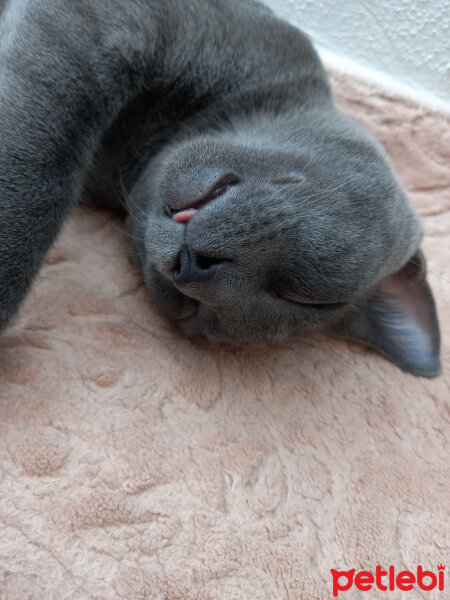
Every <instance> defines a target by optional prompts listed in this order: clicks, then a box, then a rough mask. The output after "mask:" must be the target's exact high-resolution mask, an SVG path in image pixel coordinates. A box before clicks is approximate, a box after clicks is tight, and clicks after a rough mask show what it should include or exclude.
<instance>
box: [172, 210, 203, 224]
mask: <svg viewBox="0 0 450 600" xmlns="http://www.w3.org/2000/svg"><path fill="white" fill-rule="evenodd" d="M196 212H197V209H196V208H187V209H186V210H180V211H179V212H177V213H175V214H174V215H173V217H172V219H173V220H174V221H176V222H177V223H189V221H190V220H191V219H192V217H193V216H194V215H195V213H196Z"/></svg>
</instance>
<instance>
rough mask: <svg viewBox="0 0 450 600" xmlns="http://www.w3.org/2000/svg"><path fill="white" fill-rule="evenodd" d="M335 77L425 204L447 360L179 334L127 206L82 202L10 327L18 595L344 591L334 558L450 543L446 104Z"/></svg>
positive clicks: (377, 594) (412, 554) (282, 595)
mask: <svg viewBox="0 0 450 600" xmlns="http://www.w3.org/2000/svg"><path fill="white" fill-rule="evenodd" d="M333 82H334V87H335V91H336V95H337V98H338V100H339V103H340V105H341V106H342V107H343V108H344V110H345V111H346V112H348V113H349V114H351V115H353V116H354V117H355V118H357V119H358V120H359V121H360V122H362V123H363V124H364V125H365V126H367V127H368V128H369V129H370V130H371V131H372V132H373V133H374V134H375V135H376V136H377V137H378V139H379V140H381V142H382V143H383V144H384V146H385V148H386V151H387V153H388V154H389V156H390V157H391V159H392V160H393V162H394V164H395V168H396V171H397V173H398V175H399V177H400V179H401V181H402V182H403V184H404V185H405V187H406V189H407V190H408V191H409V193H410V197H411V200H412V203H413V204H414V206H415V207H416V209H417V210H418V212H419V213H420V215H421V216H422V217H423V219H424V222H425V225H426V239H425V243H424V251H425V254H426V256H427V258H428V266H429V272H430V275H429V281H430V283H431V285H432V287H433V289H434V292H435V295H436V299H437V304H438V310H439V313H440V319H441V325H442V334H443V353H442V354H443V355H442V358H443V365H444V374H443V375H442V376H440V377H438V378H437V379H434V380H425V379H421V378H418V377H414V376H412V375H409V374H406V373H403V372H401V371H400V370H398V369H397V368H396V367H395V366H393V365H391V364H390V363H388V362H387V361H386V360H385V359H383V358H382V357H380V356H379V355H377V354H376V353H375V352H373V351H371V350H369V349H367V348H364V347H362V346H360V345H359V344H356V343H350V342H348V343H347V342H345V341H339V340H335V339H331V338H328V337H313V338H311V339H308V340H304V341H299V342H291V343H286V344H284V345H282V346H279V347H275V346H274V347H268V346H263V345H256V346H255V345H253V346H247V347H245V348H242V349H238V350H232V349H230V348H227V347H220V346H213V345H209V344H207V343H204V344H203V343H193V342H192V341H189V340H186V339H183V338H182V337H180V336H179V335H178V334H177V332H176V331H175V330H174V329H173V327H172V326H171V325H170V323H168V322H166V321H165V320H164V319H162V318H161V317H160V316H159V315H158V313H157V312H156V310H155V309H154V307H152V305H151V302H150V300H149V297H148V294H147V292H146V290H145V288H144V287H143V286H142V283H141V278H140V277H139V275H138V274H137V273H136V272H135V271H134V269H133V267H132V266H130V264H129V262H128V260H127V256H126V255H127V245H128V242H127V236H126V235H125V234H124V233H122V231H121V229H122V227H123V223H122V222H121V221H120V219H119V218H118V217H117V216H115V215H113V214H110V213H107V212H98V211H97V212H96V211H94V210H92V209H89V208H77V209H76V210H74V212H73V215H72V217H71V218H70V220H69V222H68V223H67V225H66V227H65V229H64V232H63V234H62V235H61V237H60V238H59V240H58V241H57V243H56V244H55V246H54V247H53V249H52V250H51V252H50V254H49V255H48V257H47V260H46V263H45V266H44V268H43V270H42V272H41V274H40V276H39V278H38V280H37V281H36V283H35V285H34V288H33V290H32V293H31V295H30V297H29V298H28V300H27V302H26V303H25V305H24V307H23V310H22V311H21V314H20V316H19V318H18V319H17V320H16V322H15V324H14V326H13V327H12V328H11V329H10V330H9V331H8V332H7V333H6V334H5V335H3V336H2V337H1V338H0V599H1V600H56V599H58V600H79V599H83V600H86V599H92V600H110V599H111V600H112V599H114V600H116V599H117V600H120V599H126V600H144V599H148V600H238V599H249V600H263V599H264V600H266V599H267V600H329V599H331V598H332V597H333V577H332V574H331V569H337V570H345V571H348V570H350V569H356V572H358V571H361V570H368V571H371V572H372V573H375V569H376V566H377V565H381V566H382V567H383V568H385V569H387V568H388V567H389V566H390V565H392V566H394V567H395V569H396V571H397V572H398V571H401V570H405V569H406V570H409V571H412V572H413V573H416V571H417V567H418V566H419V565H421V566H422V567H423V568H424V569H428V570H431V571H432V572H433V573H434V574H436V575H437V574H438V570H437V565H438V564H440V563H441V562H442V563H444V564H445V563H446V561H447V562H448V561H449V559H450V552H449V551H450V468H449V454H450V393H449V383H450V375H449V373H448V364H449V351H450V345H449V339H450V337H449V336H450V270H449V264H450V243H449V241H450V120H449V119H448V118H446V117H444V116H442V115H438V114H432V113H430V112H429V111H427V110H425V109H422V108H419V107H415V106H413V105H410V104H408V103H405V102H403V101H399V100H396V99H394V98H391V97H389V96H388V95H386V94H384V93H380V92H377V91H376V90H371V89H368V88H366V87H364V86H362V85H361V84H359V83H356V82H352V81H351V80H349V79H347V78H344V77H334V80H333ZM448 570H450V565H448V566H447V571H448ZM441 573H442V572H441ZM444 574H445V572H444ZM347 580H348V578H347ZM347 580H346V579H345V577H344V578H343V579H341V580H340V582H341V584H342V586H343V587H346V586H345V583H346V581H347ZM427 583H430V584H431V583H433V579H432V578H430V579H428V580H427ZM445 586H446V587H445V589H446V590H447V591H446V592H445V591H444V592H438V591H437V588H436V589H435V590H434V591H428V592H427V591H421V590H420V589H419V588H418V587H417V586H414V588H413V590H412V591H409V592H405V591H403V592H402V591H400V590H399V589H398V588H397V587H396V588H395V590H394V591H390V592H389V591H388V592H382V591H380V590H379V589H377V588H376V587H374V589H373V590H372V591H371V592H367V593H366V594H363V595H364V598H366V597H367V598H369V599H370V598H399V599H400V600H401V599H404V600H407V599H408V600H411V599H413V600H414V599H415V598H431V599H433V598H436V599H437V598H439V599H441V600H444V598H447V597H450V576H449V577H448V582H447V581H445ZM361 596H362V594H361V591H358V589H357V588H356V587H355V585H354V586H353V587H351V588H349V589H348V590H347V591H341V592H339V597H340V598H348V599H351V600H352V599H359V598H361Z"/></svg>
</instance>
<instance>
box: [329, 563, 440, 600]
mask: <svg viewBox="0 0 450 600" xmlns="http://www.w3.org/2000/svg"><path fill="white" fill-rule="evenodd" d="M331 575H332V577H333V596H334V597H335V598H337V597H338V596H339V593H340V592H346V591H348V590H350V589H351V588H353V587H355V588H356V589H357V590H359V591H361V592H369V591H370V590H373V589H378V590H380V591H382V592H387V591H391V592H392V591H394V590H401V591H402V592H409V591H411V590H412V589H414V588H416V589H419V590H423V591H425V592H431V591H432V590H436V589H437V590H439V591H440V592H443V591H444V588H445V565H443V564H440V565H437V572H436V573H435V572H434V571H426V570H425V569H424V568H423V567H422V566H421V565H419V566H418V567H417V569H416V571H415V572H414V573H413V572H411V571H399V572H397V571H396V570H395V567H394V566H392V565H390V566H389V567H388V569H387V570H384V569H383V568H382V567H381V566H380V565H377V567H376V569H375V574H374V573H373V572H371V571H359V572H358V573H356V569H350V570H349V571H336V569H331Z"/></svg>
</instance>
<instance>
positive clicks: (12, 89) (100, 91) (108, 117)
mask: <svg viewBox="0 0 450 600" xmlns="http://www.w3.org/2000/svg"><path fill="white" fill-rule="evenodd" d="M99 4H103V3H99ZM130 4H133V2H130ZM120 6H121V3H119V2H115V0H111V2H110V3H109V5H108V9H109V12H108V13H106V8H104V7H101V8H98V7H97V6H96V2H92V1H89V0H77V2H72V1H71V0H40V1H39V2H33V1H30V0H12V1H11V2H9V4H8V5H7V6H6V8H5V12H4V13H3V14H2V16H1V20H0V331H1V330H2V329H3V328H4V327H5V326H6V324H7V323H8V322H9V320H10V319H11V317H12V316H13V315H14V313H15V312H16V311H17V309H18V307H19V305H20V302H21V301H22V299H23V298H24V296H25V294H26V292H27V290H28V288H29V286H30V284H31V282H32V280H33V278H34V277H35V275H36V273H37V271H38V268H39V266H40V264H41V262H42V259H43V257H44V255H45V253H46V251H47V250H48V248H49V247H50V245H51V244H52V242H53V241H54V239H55V237H56V235H57V233H58V231H59V230H60V227H61V224H62V222H63V220H64V217H65V215H66V214H67V212H68V209H69V207H70V206H71V205H72V204H73V203H74V202H75V201H76V200H77V199H78V197H79V195H80V192H81V189H82V186H83V182H84V177H85V174H86V170H87V167H88V166H89V164H90V162H91V161H92V158H93V155H94V152H95V150H96V148H97V147H98V145H99V142H100V139H101V136H102V135H103V133H104V132H105V131H106V129H107V128H108V127H109V126H110V125H111V123H112V122H113V120H114V119H115V118H116V117H117V115H118V113H119V111H120V110H121V109H122V108H123V106H124V105H125V104H126V103H127V102H128V101H129V99H130V97H131V96H132V94H133V93H134V92H137V90H138V88H139V85H140V81H139V78H140V76H141V74H140V72H139V65H141V63H143V60H142V58H141V56H142V53H143V50H142V46H139V44H140V42H139V35H134V36H133V35H132V33H131V32H130V30H129V28H130V27H132V25H133V24H132V23H127V22H126V18H127V16H126V15H124V14H123V12H122V13H121V8H120ZM101 10H103V11H104V14H101V12H100V13H99V11H101ZM110 15H113V16H110ZM114 19H116V20H117V23H116V22H114ZM146 34H147V35H149V34H150V32H149V31H148V27H147V32H146ZM121 38H124V39H125V42H124V41H123V39H121ZM150 38H151V35H150ZM147 39H148V38H147ZM133 40H134V42H133ZM133 43H134V46H133V45H132V44H133ZM147 50H148V48H147Z"/></svg>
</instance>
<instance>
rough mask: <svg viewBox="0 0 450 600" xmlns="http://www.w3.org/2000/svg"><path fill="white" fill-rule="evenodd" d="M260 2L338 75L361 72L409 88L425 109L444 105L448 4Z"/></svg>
mask: <svg viewBox="0 0 450 600" xmlns="http://www.w3.org/2000/svg"><path fill="white" fill-rule="evenodd" d="M264 2H265V3H266V4H267V5H268V6H270V7H271V8H272V9H273V10H274V11H275V12H276V13H277V14H279V15H280V16H283V17H284V18H286V19H288V20H289V21H291V23H293V24H294V25H297V26H298V27H300V28H301V29H303V30H304V31H306V32H307V33H308V34H309V35H310V36H311V38H312V39H313V41H314V43H315V45H316V47H318V48H319V49H320V50H322V51H325V53H324V58H325V60H326V59H327V58H328V59H331V62H335V63H336V64H337V63H339V62H342V64H343V65H346V67H345V68H344V69H343V70H346V71H349V70H350V71H351V70H352V65H353V66H354V68H355V69H356V70H358V69H359V67H363V70H367V69H369V70H370V71H372V72H373V71H375V73H373V75H374V78H375V79H376V78H377V76H378V75H380V74H381V79H384V84H385V85H386V81H387V85H388V87H389V83H390V84H391V87H392V85H395V84H400V86H402V85H404V86H410V87H411V88H412V90H415V92H417V93H418V94H419V95H420V94H422V95H423V97H424V98H428V100H430V101H431V102H430V103H431V104H432V103H433V102H432V100H433V97H434V98H435V99H437V100H440V101H444V102H445V103H449V105H450V0H341V1H336V0H264ZM377 72H378V73H377ZM386 76H387V77H388V79H386ZM389 77H391V78H392V79H391V80H389ZM405 89H406V88H405ZM407 95H408V94H407ZM437 103H438V104H439V102H437Z"/></svg>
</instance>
